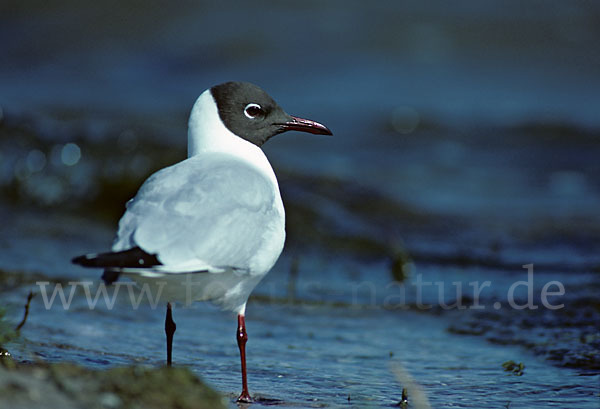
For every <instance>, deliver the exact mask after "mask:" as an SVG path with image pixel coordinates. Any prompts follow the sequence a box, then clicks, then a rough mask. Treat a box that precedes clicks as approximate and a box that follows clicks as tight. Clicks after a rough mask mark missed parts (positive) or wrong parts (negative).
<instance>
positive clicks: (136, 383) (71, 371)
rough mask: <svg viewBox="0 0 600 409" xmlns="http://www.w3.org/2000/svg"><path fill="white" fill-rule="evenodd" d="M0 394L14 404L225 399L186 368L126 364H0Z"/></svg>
mask: <svg viewBox="0 0 600 409" xmlns="http://www.w3.org/2000/svg"><path fill="white" fill-rule="evenodd" d="M0 396H2V401H3V403H4V404H6V405H7V407H10V408H14V409H21V408H23V409H24V408H38V407H40V408H41V407H60V408H81V407H86V408H115V409H116V408H150V409H152V408H157V409H158V408H161V409H162V408H179V409H187V408H207V409H208V408H223V407H225V405H226V404H227V399H226V398H225V400H224V398H223V397H222V396H221V395H219V394H218V393H217V392H215V391H214V390H212V389H211V388H209V387H208V386H206V385H205V384H204V383H202V381H201V380H200V379H199V378H198V377H196V376H195V375H194V374H193V373H192V372H191V371H190V370H189V369H187V368H167V367H161V368H156V369H152V368H144V367H139V366H128V367H121V368H112V369H108V370H92V369H88V368H85V367H82V366H79V365H74V364H67V363H59V364H46V363H36V364H16V365H14V366H12V367H10V366H6V365H0Z"/></svg>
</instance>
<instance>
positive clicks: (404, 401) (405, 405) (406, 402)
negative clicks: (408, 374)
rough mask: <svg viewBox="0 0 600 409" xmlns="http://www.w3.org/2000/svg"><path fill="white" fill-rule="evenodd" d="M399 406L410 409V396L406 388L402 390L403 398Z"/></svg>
mask: <svg viewBox="0 0 600 409" xmlns="http://www.w3.org/2000/svg"><path fill="white" fill-rule="evenodd" d="M399 406H400V407H401V408H403V409H405V408H408V394H407V392H406V388H402V398H401V399H400V403H399Z"/></svg>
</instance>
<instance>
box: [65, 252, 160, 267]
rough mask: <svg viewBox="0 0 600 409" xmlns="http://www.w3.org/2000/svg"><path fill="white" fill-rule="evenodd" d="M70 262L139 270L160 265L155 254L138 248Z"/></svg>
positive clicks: (81, 257)
mask: <svg viewBox="0 0 600 409" xmlns="http://www.w3.org/2000/svg"><path fill="white" fill-rule="evenodd" d="M71 262H72V263H74V264H79V265H80V266H83V267H105V268H111V267H114V268H126V267H130V268H140V267H153V266H158V265H162V263H161V262H160V261H159V260H158V258H157V257H156V254H149V253H146V252H145V251H144V250H142V249H141V248H140V247H134V248H131V249H129V250H124V251H118V252H108V253H102V254H94V253H92V254H84V255H82V256H77V257H75V258H73V259H72V260H71Z"/></svg>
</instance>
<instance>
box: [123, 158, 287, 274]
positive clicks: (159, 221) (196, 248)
mask: <svg viewBox="0 0 600 409" xmlns="http://www.w3.org/2000/svg"><path fill="white" fill-rule="evenodd" d="M278 198H279V191H278V188H277V186H276V185H275V184H274V183H273V182H272V181H271V180H270V179H269V178H267V177H266V176H265V175H263V174H262V173H261V172H260V171H258V170H257V169H255V168H254V167H252V166H251V165H249V164H247V163H244V162H240V161H239V160H236V159H235V158H233V157H231V156H229V155H225V154H201V155H196V156H194V157H192V158H189V159H186V160H184V161H182V162H180V163H178V164H176V165H173V166H170V167H168V168H165V169H162V170H160V171H158V172H157V173H155V174H153V175H152V176H151V177H150V178H148V179H147V180H146V182H144V184H143V185H142V187H141V188H140V190H139V191H138V193H137V195H136V196H135V198H133V199H132V200H130V201H129V203H128V204H127V210H126V212H125V214H124V215H123V217H122V218H121V221H120V222H119V231H118V235H117V238H116V240H115V243H114V245H113V251H122V250H126V249H129V248H132V247H135V246H139V247H140V248H141V249H143V250H144V251H146V252H148V253H150V254H156V256H157V257H158V259H159V260H160V262H161V263H162V264H164V266H165V269H170V271H171V272H178V271H198V270H203V269H204V270H208V271H218V270H219V269H221V268H225V267H232V268H235V269H242V270H243V269H248V268H249V267H250V263H251V259H252V257H253V256H254V255H255V254H257V253H258V251H259V250H260V249H261V247H264V246H265V245H267V244H266V243H265V240H266V239H267V237H268V236H269V231H271V230H275V229H278V228H282V226H281V225H280V224H281V223H280V220H281V218H280V215H278V209H277V206H276V199H278Z"/></svg>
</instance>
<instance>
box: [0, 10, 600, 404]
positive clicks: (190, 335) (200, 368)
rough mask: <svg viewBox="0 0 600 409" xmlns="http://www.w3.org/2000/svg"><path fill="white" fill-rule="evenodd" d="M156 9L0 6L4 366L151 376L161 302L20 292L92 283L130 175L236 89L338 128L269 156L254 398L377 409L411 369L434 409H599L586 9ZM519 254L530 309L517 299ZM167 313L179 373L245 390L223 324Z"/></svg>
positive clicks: (593, 143) (166, 152) (188, 312)
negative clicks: (200, 97) (513, 369)
mask: <svg viewBox="0 0 600 409" xmlns="http://www.w3.org/2000/svg"><path fill="white" fill-rule="evenodd" d="M159 6H160V5H158V4H154V2H148V3H147V7H146V8H145V9H143V10H141V9H138V8H136V7H134V5H132V4H131V3H129V2H120V3H119V4H118V5H117V4H115V5H113V7H112V8H105V7H107V6H103V5H92V4H84V3H75V2H73V4H70V2H64V3H63V4H58V5H53V6H45V7H43V8H40V7H34V6H28V5H25V4H23V5H21V6H19V7H17V8H15V9H14V10H12V11H11V12H8V13H1V14H2V15H1V16H0V19H1V20H0V36H2V38H10V39H11V41H5V42H4V43H3V45H4V49H3V51H4V53H3V55H4V56H5V57H6V59H7V62H6V63H3V64H1V65H0V195H1V196H0V219H1V220H2V221H3V223H2V226H1V227H0V250H1V251H0V270H1V271H2V273H1V274H0V283H1V284H2V287H1V290H0V297H1V300H2V306H3V307H4V308H6V309H7V311H8V319H9V320H10V321H11V322H17V321H19V320H20V317H21V314H22V304H23V303H24V301H25V298H26V295H27V293H28V292H29V290H31V289H33V290H34V291H36V292H37V293H38V295H37V296H36V297H35V298H34V299H33V302H32V306H31V315H30V318H29V321H28V323H27V324H26V326H25V327H24V329H23V330H22V334H21V338H20V339H18V340H17V341H15V342H14V343H12V344H10V345H8V347H9V349H10V352H11V353H12V354H13V355H14V356H15V357H17V359H21V360H33V359H37V358H42V359H47V360H51V361H63V360H68V361H74V362H77V363H80V364H82V365H86V366H91V367H99V368H102V367H109V366H117V365H123V364H126V363H132V362H134V363H140V364H144V365H152V366H155V365H161V364H162V363H163V361H164V332H163V317H164V310H163V308H162V307H161V306H162V304H160V305H159V307H158V308H157V309H156V310H154V309H152V308H151V306H150V305H148V304H145V303H142V304H141V305H140V306H139V308H138V309H133V308H132V306H131V302H130V300H129V296H128V293H127V292H126V291H123V292H121V293H120V295H119V297H118V298H117V301H116V305H115V307H114V308H113V309H111V310H110V311H108V310H107V307H106V305H105V304H103V302H102V301H100V302H99V305H98V307H97V308H96V309H93V310H90V309H89V308H88V306H87V301H86V298H85V294H84V293H83V291H81V289H80V290H79V291H77V292H75V293H74V298H73V305H72V306H71V308H69V309H68V310H67V311H65V310H63V309H62V307H61V306H60V303H59V301H58V299H57V301H56V302H55V304H54V305H53V307H52V308H50V309H46V308H45V307H44V302H43V299H42V296H41V294H40V287H39V286H37V285H36V284H35V283H36V282H39V281H48V282H51V283H52V285H53V284H54V283H57V282H58V283H61V284H63V285H64V286H65V288H69V287H68V282H69V281H72V280H80V279H82V278H84V279H85V280H90V281H92V282H93V283H94V286H93V287H92V288H91V290H92V291H95V289H96V288H97V287H96V285H97V283H98V281H99V280H98V277H99V273H97V272H95V271H86V270H82V269H80V268H78V267H76V266H73V265H71V264H70V262H69V260H70V258H71V257H73V256H75V255H78V254H82V253H85V252H89V251H102V250H104V249H107V248H108V247H109V246H110V243H111V240H112V236H113V234H114V227H115V225H116V222H117V220H118V217H119V216H120V214H121V213H122V209H123V204H124V202H125V201H126V200H127V199H129V198H130V197H131V196H132V195H133V194H134V193H135V191H136V189H137V188H138V186H139V184H140V182H141V181H142V180H143V179H144V178H145V177H147V176H148V175H149V174H150V173H151V172H152V171H153V170H156V169H158V168H160V167H163V166H166V165H168V164H171V163H173V162H175V161H178V160H180V159H182V158H183V157H185V141H186V139H185V125H186V118H187V114H188V112H189V109H190V107H191V104H192V103H193V101H194V98H196V96H197V94H198V93H199V92H200V91H201V90H203V89H204V88H206V87H208V86H210V85H212V84H214V83H218V82H221V81H225V80H231V79H243V80H250V81H254V82H256V83H258V84H260V85H261V86H263V87H264V88H265V89H266V90H267V91H269V92H270V93H271V94H273V95H274V97H275V98H276V100H278V101H279V102H280V103H281V105H282V106H284V107H285V108H286V109H287V110H288V111H289V112H290V113H293V114H296V115H301V116H306V117H310V118H314V119H316V120H319V121H322V122H323V123H325V124H327V125H328V126H329V127H330V128H331V129H333V131H334V133H335V137H333V138H317V137H313V136H304V135H293V134H290V135H282V136H280V137H277V138H274V139H273V140H272V141H269V143H268V144H267V145H266V146H265V151H266V152H267V154H268V156H269V158H270V160H271V161H272V163H273V165H274V168H275V170H276V173H277V174H278V178H279V181H280V185H281V189H282V194H283V197H284V202H285V205H286V209H287V215H288V225H287V230H288V241H287V244H286V250H285V252H284V254H283V256H282V258H281V260H280V261H279V262H278V264H277V265H276V267H275V269H274V270H273V271H272V272H271V273H270V274H269V275H268V276H267V277H266V279H265V280H264V281H263V282H262V283H261V284H260V285H259V287H258V288H257V290H256V292H255V294H254V296H253V298H252V299H251V301H250V303H249V306H248V311H247V312H248V320H247V322H248V331H249V335H250V340H249V343H248V366H249V381H250V389H251V392H253V393H254V394H256V395H257V396H260V397H264V399H263V400H262V401H260V402H259V404H258V405H261V404H262V405H267V404H274V405H279V406H282V407H338V406H345V407H347V406H355V407H391V406H393V405H394V404H396V403H397V402H398V401H399V400H400V397H401V391H402V388H403V387H408V386H407V385H412V383H411V379H409V378H412V380H413V381H414V382H416V383H417V384H419V385H421V387H422V389H423V391H424V394H425V395H426V397H427V399H428V400H429V402H430V403H431V406H432V407H505V406H506V405H507V404H508V403H509V402H510V403H511V407H548V406H551V407H552V406H556V407H559V406H560V407H578V408H588V407H589V408H592V407H597V406H598V402H599V400H600V395H599V394H600V390H599V388H598V383H599V376H600V372H599V371H600V335H599V334H600V327H599V325H598V322H600V308H599V305H598V297H597V294H598V291H599V290H600V279H599V275H598V272H599V271H600V270H599V266H600V251H599V250H600V217H599V214H598V211H597V209H598V207H599V206H600V179H599V178H598V175H599V174H600V165H599V162H598V160H597V158H598V155H599V154H600V151H599V149H598V141H599V131H598V130H599V129H600V122H598V118H599V117H598V115H597V106H598V104H599V103H600V100H599V99H598V98H599V97H598V96H599V95H600V92H599V90H600V83H599V77H598V76H597V74H596V73H597V71H598V70H597V67H598V66H599V64H600V60H599V59H598V58H599V55H598V53H595V52H593V50H594V48H593V46H592V45H593V44H595V42H596V39H597V38H598V27H599V26H598V25H597V24H594V23H593V16H595V15H597V14H598V7H597V5H595V4H593V3H590V2H569V3H568V4H567V3H559V2H554V3H552V4H549V3H546V2H545V3H544V5H543V7H531V11H530V10H524V9H523V7H522V4H521V2H506V1H503V2H502V3H501V4H500V3H495V2H493V1H492V2H472V3H469V2H467V3H464V5H463V6H461V7H457V6H455V5H453V6H448V5H447V4H446V2H443V1H440V2H433V3H431V4H428V6H427V7H424V6H422V5H421V3H420V2H402V3H389V4H388V3H385V4H384V3H382V4H381V5H379V6H377V7H375V6H371V5H370V6H369V7H368V8H365V7H364V6H363V5H362V3H360V2H354V3H353V2H344V3H343V4H341V3H336V2H333V3H330V4H329V5H327V6H324V5H321V4H319V3H314V4H310V3H307V4H305V5H304V6H303V7H302V8H298V7H295V6H294V7H290V6H288V5H280V6H277V7H267V6H266V5H256V4H255V3H253V4H248V5H243V6H239V7H238V8H236V9H235V10H232V9H228V8H227V7H226V6H224V5H222V6H219V5H207V4H202V3H194V4H188V5H187V6H186V8H185V9H183V8H182V9H175V8H173V9H170V10H165V9H163V8H161V7H159ZM113 13H117V14H118V15H119V16H120V17H119V18H115V16H114V15H113ZM57 22H60V24H57ZM215 32H219V33H220V35H218V36H215V35H213V34H214V33H215ZM273 32H276V33H277V35H273ZM291 45H293V46H291ZM530 263H533V265H534V275H533V280H532V285H531V289H532V303H533V304H535V305H537V306H538V307H539V308H537V309H531V310H529V309H524V310H517V309H514V308H510V306H509V296H508V295H509V290H510V288H511V286H512V285H514V284H515V283H517V282H519V281H525V282H526V281H527V280H528V276H527V270H526V269H525V268H523V267H522V266H523V265H527V264H530ZM294 271H295V273H294ZM394 279H396V280H400V281H394ZM402 279H404V281H402ZM417 280H421V282H422V283H431V284H428V285H424V286H422V288H421V290H422V291H418V287H417V284H415V283H416V282H417ZM551 281H557V282H560V284H561V285H563V286H564V295H554V296H549V297H548V300H549V302H550V304H551V305H559V304H564V307H563V308H560V309H557V310H550V309H548V308H546V307H543V304H542V290H543V288H544V286H545V285H547V284H548V283H549V282H551ZM473 282H477V283H478V284H479V285H483V284H485V283H486V282H489V286H486V287H484V288H483V289H482V291H481V294H480V297H479V298H478V302H479V303H480V304H481V305H482V306H483V307H484V308H483V309H481V310H480V309H473V308H466V309H459V308H457V307H456V306H455V307H453V308H444V305H447V306H452V305H453V304H454V303H455V302H456V301H457V300H459V301H460V302H461V303H462V305H464V306H467V307H472V306H473V305H474V303H475V300H474V294H473V291H472V290H473V286H472V285H470V283H473ZM456 283H460V284H456ZM459 285H460V286H461V287H460V288H461V289H462V291H461V292H460V293H458V294H457V292H456V289H457V287H458V286H459ZM49 288H50V287H49ZM557 288H558V287H557V286H556V285H554V286H553V287H550V290H551V291H556V290H557ZM527 290H528V287H527V286H525V285H520V286H518V287H516V289H515V302H516V303H517V304H518V305H525V303H526V302H527V301H528V293H527ZM440 294H441V295H440ZM496 303H499V304H496ZM421 304H423V305H426V304H431V305H432V308H426V307H421V306H420V305H421ZM496 305H499V308H496ZM175 320H176V322H177V324H178V330H177V333H176V336H175V350H174V361H175V363H176V364H177V365H187V366H190V367H191V368H192V369H193V370H194V371H195V372H196V373H197V374H199V375H201V376H203V377H204V378H205V379H206V380H208V381H209V382H210V383H211V384H212V385H214V386H215V387H216V388H217V389H218V390H220V391H222V392H224V393H225V394H228V395H230V396H231V397H232V398H233V397H235V394H236V392H237V391H238V389H239V362H238V359H239V358H238V351H237V346H236V344H235V337H234V331H235V317H232V316H231V315H230V314H227V313H223V312H220V311H218V310H216V309H215V308H213V307H211V306H209V305H204V304H194V305H193V306H191V307H190V308H183V306H176V309H175ZM509 360H512V361H515V362H516V363H519V362H522V363H524V364H525V371H524V374H523V375H522V376H515V375H513V374H511V373H509V372H506V371H504V369H503V368H502V363H503V362H506V361H509ZM402 371H404V372H406V373H408V375H409V376H408V377H407V376H400V375H398V373H400V372H402ZM411 393H412V395H411ZM415 395H416V392H415V391H414V390H411V387H409V399H414V396H415ZM417 403H418V402H415V401H414V400H413V401H412V404H413V405H417Z"/></svg>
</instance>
